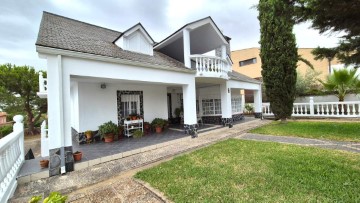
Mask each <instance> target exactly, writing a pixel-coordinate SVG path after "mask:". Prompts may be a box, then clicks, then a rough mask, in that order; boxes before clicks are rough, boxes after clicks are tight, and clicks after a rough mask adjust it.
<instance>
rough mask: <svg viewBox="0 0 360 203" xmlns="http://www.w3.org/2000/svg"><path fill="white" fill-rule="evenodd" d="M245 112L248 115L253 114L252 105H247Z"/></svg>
mask: <svg viewBox="0 0 360 203" xmlns="http://www.w3.org/2000/svg"><path fill="white" fill-rule="evenodd" d="M245 110H246V112H247V113H253V112H254V107H253V106H252V105H251V104H245Z"/></svg>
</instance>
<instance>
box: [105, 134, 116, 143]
mask: <svg viewBox="0 0 360 203" xmlns="http://www.w3.org/2000/svg"><path fill="white" fill-rule="evenodd" d="M104 140H105V142H113V141H114V134H113V133H110V134H106V135H105V136H104Z"/></svg>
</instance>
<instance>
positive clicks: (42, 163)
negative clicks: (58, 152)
mask: <svg viewBox="0 0 360 203" xmlns="http://www.w3.org/2000/svg"><path fill="white" fill-rule="evenodd" d="M40 167H41V168H48V167H49V160H40Z"/></svg>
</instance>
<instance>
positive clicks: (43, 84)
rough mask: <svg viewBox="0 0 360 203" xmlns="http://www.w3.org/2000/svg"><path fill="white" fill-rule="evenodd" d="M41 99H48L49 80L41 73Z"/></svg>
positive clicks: (39, 94)
mask: <svg viewBox="0 0 360 203" xmlns="http://www.w3.org/2000/svg"><path fill="white" fill-rule="evenodd" d="M37 95H38V96H39V97H40V98H47V79H46V78H44V77H43V73H42V72H39V92H38V93H37Z"/></svg>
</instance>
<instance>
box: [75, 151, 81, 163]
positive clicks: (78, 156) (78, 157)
mask: <svg viewBox="0 0 360 203" xmlns="http://www.w3.org/2000/svg"><path fill="white" fill-rule="evenodd" d="M73 156H74V161H80V160H81V158H82V152H79V153H74V154H73Z"/></svg>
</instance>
